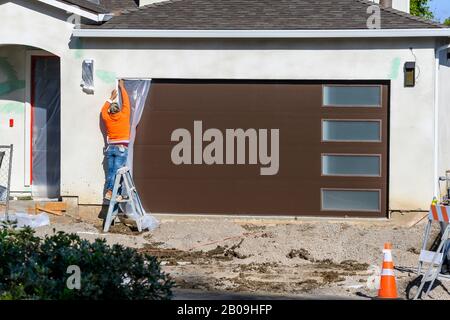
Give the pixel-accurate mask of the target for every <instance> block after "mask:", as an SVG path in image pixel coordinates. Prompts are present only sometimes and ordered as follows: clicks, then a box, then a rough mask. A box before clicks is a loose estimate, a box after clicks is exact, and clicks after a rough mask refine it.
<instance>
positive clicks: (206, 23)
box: [97, 0, 442, 30]
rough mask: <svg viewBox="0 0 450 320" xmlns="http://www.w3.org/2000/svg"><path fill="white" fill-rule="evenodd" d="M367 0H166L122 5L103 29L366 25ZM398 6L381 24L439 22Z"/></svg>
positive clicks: (392, 26) (416, 25) (401, 26)
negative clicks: (133, 5) (138, 4)
mask: <svg viewBox="0 0 450 320" xmlns="http://www.w3.org/2000/svg"><path fill="white" fill-rule="evenodd" d="M370 5H373V3H372V2H368V1H365V0H167V1H163V2H159V3H155V4H151V5H147V6H143V7H140V8H135V9H129V10H127V11H123V12H122V13H121V14H120V15H117V16H115V17H114V18H113V19H111V20H110V21H108V22H106V23H104V24H103V25H100V26H98V27H97V28H103V29H155V30H158V29H167V30H183V29H185V30H326V29H332V30H334V29H366V28H367V19H368V18H369V16H370V14H368V13H367V8H368V6H370ZM439 27H442V26H441V25H439V24H436V23H433V22H431V21H427V20H424V19H420V18H417V17H413V16H411V15H409V14H407V13H403V12H400V11H397V10H394V9H384V8H383V9H382V10H381V28H382V29H416V28H417V29H420V28H439Z"/></svg>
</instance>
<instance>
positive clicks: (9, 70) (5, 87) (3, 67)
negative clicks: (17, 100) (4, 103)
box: [0, 57, 25, 96]
mask: <svg viewBox="0 0 450 320" xmlns="http://www.w3.org/2000/svg"><path fill="white" fill-rule="evenodd" d="M0 73H1V74H2V76H3V78H4V79H6V81H2V82H1V83H0V96H2V95H4V94H8V93H11V92H13V91H16V90H19V89H23V88H25V81H23V80H19V77H18V76H17V72H16V70H15V69H14V67H13V65H12V64H11V63H10V62H9V61H8V58H6V57H0Z"/></svg>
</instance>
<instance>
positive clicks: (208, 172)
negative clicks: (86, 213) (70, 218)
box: [0, 0, 450, 217]
mask: <svg viewBox="0 0 450 320" xmlns="http://www.w3.org/2000/svg"><path fill="white" fill-rule="evenodd" d="M94 2H95V1H92V2H90V1H83V0H77V1H68V0H67V1H62V0H61V1H59V0H35V1H29V0H28V1H25V0H12V1H0V21H2V25H3V26H6V27H3V28H1V29H0V145H2V144H13V145H14V162H13V176H12V177H13V180H12V191H13V192H14V193H16V194H32V195H33V196H34V197H36V198H39V197H44V198H46V197H47V198H52V197H59V196H61V197H63V198H65V199H73V200H74V201H76V202H77V203H79V204H81V205H99V204H102V203H103V193H104V180H105V171H104V163H103V160H104V159H103V158H104V156H103V150H104V146H105V138H104V133H103V132H102V127H101V121H100V117H99V112H100V108H101V106H102V105H103V103H104V101H105V100H106V99H107V98H109V95H110V92H111V90H112V89H114V88H115V87H116V81H117V79H129V80H130V81H133V80H139V79H151V87H150V91H149V95H148V97H147V99H146V103H145V108H144V111H143V115H142V118H141V123H140V124H139V126H138V129H137V139H136V145H135V153H134V156H135V157H134V167H135V179H136V183H137V185H138V187H139V189H140V191H141V193H142V195H143V196H142V197H143V199H144V203H145V205H146V207H147V208H148V209H149V210H151V211H152V212H161V213H165V212H167V213H194V214H203V213H217V214H263V215H329V216H347V215H358V216H367V217H385V216H386V215H387V214H388V212H389V211H392V210H426V209H427V207H428V205H429V203H430V202H431V199H432V198H433V196H435V195H438V193H439V190H438V183H437V178H438V176H441V175H444V174H445V171H446V170H447V169H450V151H449V148H448V147H447V145H448V141H450V140H449V139H450V131H449V130H448V129H447V123H449V120H450V114H449V108H448V101H450V100H449V98H450V97H449V96H448V95H449V90H448V89H447V88H446V86H447V83H448V79H450V78H449V76H450V74H449V69H448V65H449V64H448V57H447V55H448V53H447V52H448V50H447V48H446V45H448V43H449V42H448V37H449V36H450V30H449V29H446V28H443V27H442V26H441V25H438V24H435V23H432V22H429V21H425V20H422V19H419V18H416V17H412V16H410V15H409V14H408V13H407V12H403V11H400V10H397V9H394V8H396V6H397V8H398V9H402V10H404V11H408V10H409V5H408V4H407V3H406V2H405V3H403V2H404V1H400V0H399V1H398V2H396V1H394V2H393V4H392V5H393V7H394V8H389V7H384V6H381V8H380V9H379V10H380V11H379V14H380V16H379V17H380V23H381V24H380V28H375V29H373V28H369V25H368V22H367V21H368V19H369V18H370V17H371V16H372V15H373V14H374V13H375V14H376V13H377V12H376V11H373V9H372V10H369V9H368V8H369V7H370V6H372V5H373V3H372V2H371V1H363V0H341V1H337V0H332V1H309V0H290V1H287V0H281V1H270V0H266V1H256V0H254V1H253V0H247V1H244V0H229V1H219V0H172V1H147V2H142V3H141V4H140V5H141V6H139V3H136V2H135V1H120V2H119V1H112V0H109V1H106V0H105V1H99V2H98V3H94ZM148 2H151V3H148ZM383 5H385V4H383ZM83 63H92V65H93V76H94V78H93V80H94V84H93V90H92V91H91V92H87V91H86V90H83V88H82V87H81V86H80V82H81V81H82V77H83V74H82V73H83ZM411 66H412V67H411ZM55 106H56V107H55ZM11 120H12V121H11ZM196 122H197V123H198V122H201V124H202V126H203V127H202V129H203V131H202V132H205V131H206V130H207V129H217V130H219V131H220V132H222V133H223V134H224V137H225V133H226V130H227V129H238V128H241V129H243V130H248V129H254V130H255V132H260V130H264V129H266V130H269V131H270V130H272V129H278V130H279V139H278V143H279V153H278V162H279V163H278V170H277V172H276V173H275V174H273V175H261V174H260V168H261V163H259V162H258V164H255V163H249V161H247V162H245V164H238V162H237V161H235V162H233V164H234V165H232V164H231V163H229V164H228V165H227V163H223V164H222V163H220V161H216V162H215V163H212V164H206V163H205V162H204V160H203V161H201V162H200V163H197V164H196V163H195V159H194V153H195V151H192V152H193V154H192V163H191V164H188V163H183V164H181V165H180V164H175V163H173V161H171V152H172V151H173V148H174V146H175V145H176V143H177V141H175V140H173V139H171V135H172V133H173V132H174V131H175V130H177V129H186V130H187V131H189V132H191V133H192V137H194V133H195V124H196ZM258 137H259V138H260V136H258ZM247 138H248V137H247ZM203 139H205V137H204V136H203ZM269 140H270V139H269ZM200 143H201V144H202V146H203V147H206V145H207V144H208V141H207V140H203V141H202V142H200ZM247 143H248V144H247V146H248V145H249V143H250V142H248V141H247ZM258 146H259V150H260V148H261V145H258ZM273 146H274V145H273V144H271V143H269V144H268V148H269V150H272V151H273V150H274V149H273ZM249 148H250V147H249ZM193 149H195V145H194V146H193ZM249 150H250V149H249ZM203 151H204V150H203ZM223 151H224V152H225V153H226V150H223ZM216 152H217V150H216ZM249 152H250V151H249ZM224 157H226V155H224ZM247 157H248V158H247V160H249V158H250V155H249V154H247Z"/></svg>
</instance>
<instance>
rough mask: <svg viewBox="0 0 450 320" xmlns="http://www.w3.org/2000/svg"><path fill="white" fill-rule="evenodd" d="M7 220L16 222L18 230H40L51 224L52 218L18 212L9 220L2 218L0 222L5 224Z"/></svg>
mask: <svg viewBox="0 0 450 320" xmlns="http://www.w3.org/2000/svg"><path fill="white" fill-rule="evenodd" d="M7 220H8V221H11V222H15V223H16V224H17V227H18V228H24V227H30V228H39V227H43V226H47V225H49V224H50V218H49V216H48V215H47V214H46V213H41V214H37V215H34V214H27V213H21V212H17V213H13V214H10V215H9V217H8V218H7V217H5V216H0V222H5V221H7Z"/></svg>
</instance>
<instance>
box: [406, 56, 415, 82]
mask: <svg viewBox="0 0 450 320" xmlns="http://www.w3.org/2000/svg"><path fill="white" fill-rule="evenodd" d="M415 85H416V63H415V62H405V87H414V86H415Z"/></svg>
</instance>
